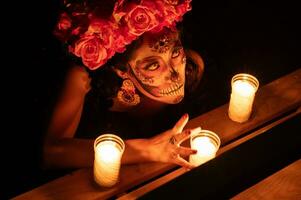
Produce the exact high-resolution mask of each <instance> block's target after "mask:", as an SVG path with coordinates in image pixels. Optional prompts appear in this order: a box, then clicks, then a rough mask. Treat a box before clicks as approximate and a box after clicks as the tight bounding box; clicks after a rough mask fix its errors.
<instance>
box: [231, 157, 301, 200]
mask: <svg viewBox="0 0 301 200" xmlns="http://www.w3.org/2000/svg"><path fill="white" fill-rule="evenodd" d="M231 199H233V200H240V199H241V200H243V199H301V159H300V160H297V161H295V162H294V163H292V164H290V165H289V166H287V167H285V168H283V169H281V170H279V171H278V172H276V173H275V174H273V175H271V176H269V177H267V178H265V179H264V180H262V181H260V182H259V183H257V184H255V185H254V186H252V187H250V188H248V189H246V190H245V191H243V192H241V193H239V194H238V195H236V196H234V197H233V198H231Z"/></svg>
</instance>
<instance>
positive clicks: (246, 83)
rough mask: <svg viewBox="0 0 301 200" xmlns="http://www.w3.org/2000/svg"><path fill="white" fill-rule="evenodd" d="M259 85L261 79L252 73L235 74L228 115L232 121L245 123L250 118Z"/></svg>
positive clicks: (232, 81)
mask: <svg viewBox="0 0 301 200" xmlns="http://www.w3.org/2000/svg"><path fill="white" fill-rule="evenodd" d="M258 87H259V81H258V80H257V78H256V77H254V76H252V75H250V74H245V73H240V74H236V75H235V76H233V78H232V80H231V88H232V91H231V97H230V103H229V110H228V116H229V118H230V119H231V120H232V121H235V122H239V123H243V122H246V121H247V120H248V119H249V118H250V116H251V113H252V106H253V102H254V98H255V93H256V91H257V89H258Z"/></svg>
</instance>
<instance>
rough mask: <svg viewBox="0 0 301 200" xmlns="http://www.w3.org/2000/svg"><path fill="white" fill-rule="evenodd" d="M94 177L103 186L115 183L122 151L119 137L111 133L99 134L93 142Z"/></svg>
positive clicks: (122, 147)
mask: <svg viewBox="0 0 301 200" xmlns="http://www.w3.org/2000/svg"><path fill="white" fill-rule="evenodd" d="M94 151H95V158H94V179H95V181H96V182H97V183H98V184H99V185H101V186H104V187H111V186H113V185H115V184H116V183H117V181H118V177H119V169H120V161H121V156H122V154H123V151H124V143H123V141H122V139H121V138H119V137H118V136H116V135H112V134H104V135H101V136H99V137H98V138H97V139H96V140H95V143H94Z"/></svg>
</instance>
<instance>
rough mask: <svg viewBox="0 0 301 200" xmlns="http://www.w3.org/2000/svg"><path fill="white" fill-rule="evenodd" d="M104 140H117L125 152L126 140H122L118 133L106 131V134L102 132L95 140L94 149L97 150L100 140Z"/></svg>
mask: <svg viewBox="0 0 301 200" xmlns="http://www.w3.org/2000/svg"><path fill="white" fill-rule="evenodd" d="M102 140H109V141H113V142H116V143H117V144H118V145H119V147H120V150H121V153H123V152H124V148H125V144H124V141H123V140H122V138H121V137H119V136H118V135H115V134H112V133H105V134H101V135H100V136H98V137H97V138H96V139H95V140H94V151H95V149H96V147H97V145H98V144H99V143H100V142H102Z"/></svg>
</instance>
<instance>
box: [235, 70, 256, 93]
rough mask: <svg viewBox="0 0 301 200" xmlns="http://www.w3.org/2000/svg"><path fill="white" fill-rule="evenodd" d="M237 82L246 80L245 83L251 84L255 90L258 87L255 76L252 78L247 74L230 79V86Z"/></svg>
mask: <svg viewBox="0 0 301 200" xmlns="http://www.w3.org/2000/svg"><path fill="white" fill-rule="evenodd" d="M238 80H247V81H249V82H251V84H252V85H253V86H254V88H255V90H257V89H258V87H259V81H258V79H257V78H256V77H255V76H253V75H252V74H248V73H238V74H235V75H234V76H233V77H232V79H231V86H232V85H233V83H234V82H235V81H238Z"/></svg>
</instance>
